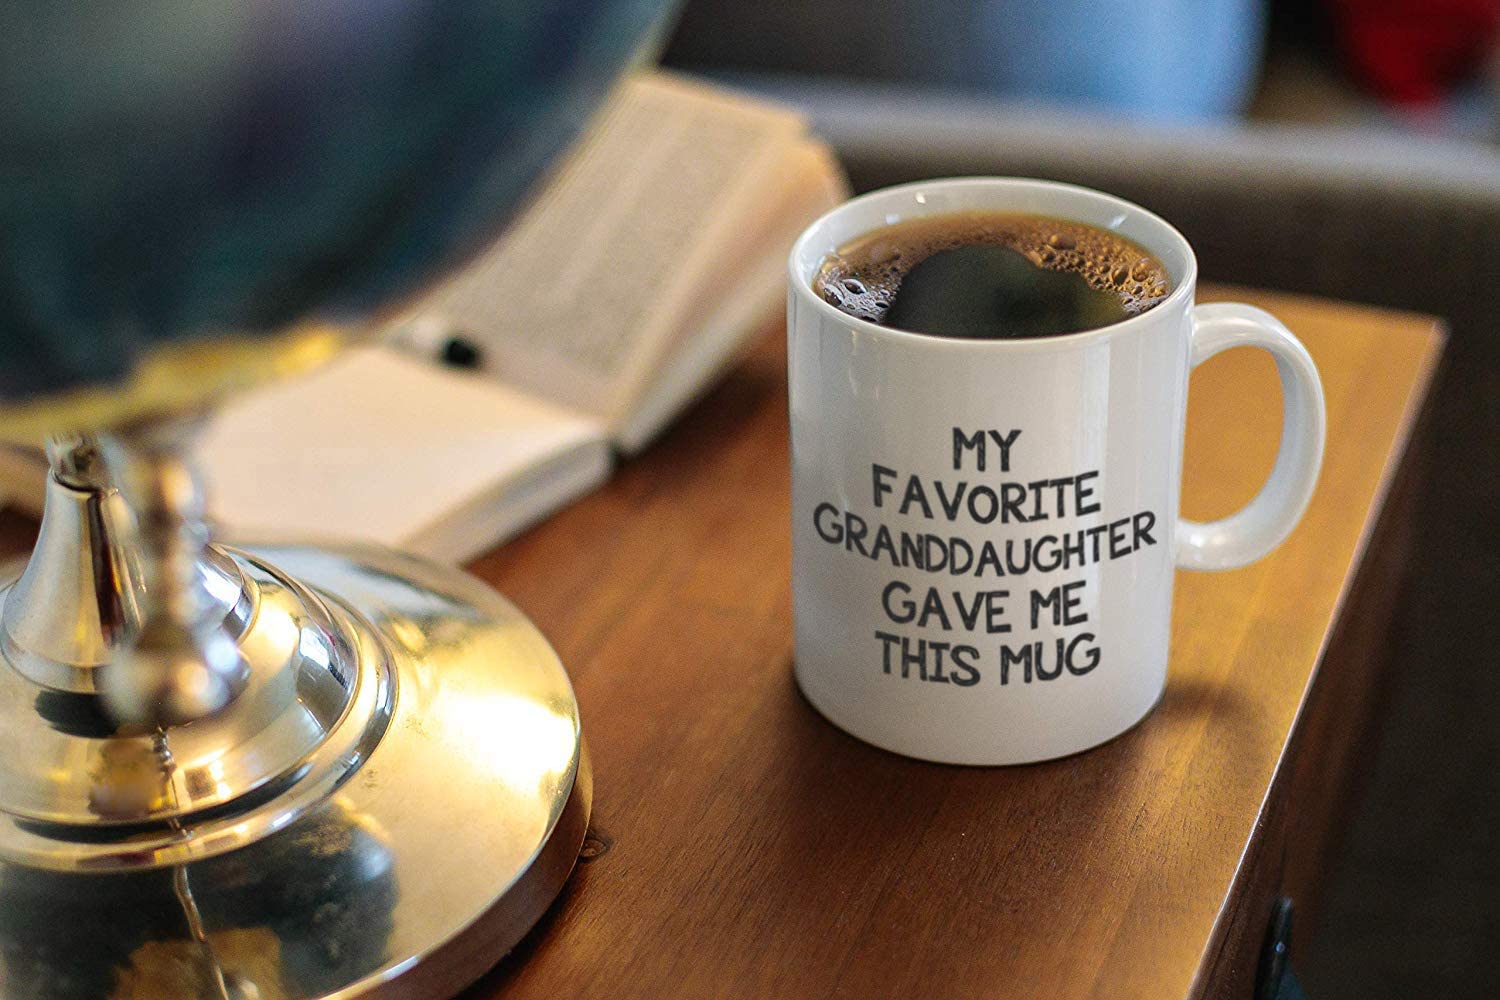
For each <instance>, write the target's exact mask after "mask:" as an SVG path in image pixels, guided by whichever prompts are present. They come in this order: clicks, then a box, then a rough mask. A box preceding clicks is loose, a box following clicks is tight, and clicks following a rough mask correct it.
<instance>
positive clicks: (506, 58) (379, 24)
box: [0, 0, 670, 402]
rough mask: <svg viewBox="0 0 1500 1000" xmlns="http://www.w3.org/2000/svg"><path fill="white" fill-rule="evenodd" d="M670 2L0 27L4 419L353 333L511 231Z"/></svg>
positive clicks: (133, 17)
mask: <svg viewBox="0 0 1500 1000" xmlns="http://www.w3.org/2000/svg"><path fill="white" fill-rule="evenodd" d="M668 6H670V4H669V3H667V2H666V0H544V2H538V0H282V2H277V3H246V2H243V0H129V2H111V3H99V2H97V0H14V2H10V3H7V4H5V5H4V6H3V7H0V94H3V95H4V97H3V99H0V402H3V401H18V400H25V399H29V398H32V397H34V396H37V395H39V394H43V393H50V392H54V391H58V390H62V389H69V388H74V387H77V386H80V385H88V384H93V383H98V382H105V381H109V380H113V379H118V378H119V377H121V376H122V375H124V374H125V373H126V372H128V371H129V370H130V368H131V366H132V364H133V362H134V360H135V359H136V358H138V357H139V356H140V355H141V354H142V353H143V352H144V351H145V350H147V349H148V348H150V347H152V346H153V345H156V344H159V343H162V342H166V341H176V340H181V339H186V338H194V337H200V336H207V335H213V334H223V333H240V334H243V333H257V332H267V333H269V332H274V331H279V330H281V329H283V328H285V327H287V326H288V325H290V324H291V323H293V322H295V321H298V320H303V319H308V318H314V319H328V320H332V321H335V322H348V321H351V320H357V319H359V318H360V317H362V316H364V315H366V314H368V313H369V312H370V311H371V310H373V309H374V308H376V307H378V306H379V305H381V304H382V303H384V302H387V301H388V300H391V299H393V298H399V297H401V296H402V295H404V294H406V293H408V292H409V291H411V290H412V289H414V288H415V287H417V286H418V285H419V284H421V283H422V282H423V281H424V280H425V279H427V278H429V277H430V276H431V275H432V274H433V273H434V272H436V271H437V270H438V269H440V268H442V267H443V266H444V265H445V264H451V263H452V261H453V260H454V258H455V257H457V256H459V255H462V254H463V253H464V252H465V251H467V250H472V249H474V248H476V246H477V244H478V242H479V241H480V240H482V239H484V238H485V237H486V236H488V235H490V234H492V233H493V232H494V231H495V229H496V228H497V227H498V226H500V225H501V224H502V223H504V222H505V221H506V219H508V218H509V217H510V215H511V213H512V212H513V210H514V209H515V207H516V205H517V203H518V202H519V201H520V200H521V199H522V197H523V196H524V194H525V193H526V192H527V190H528V189H529V187H530V186H531V183H532V182H533V180H534V179H535V178H536V177H537V175H538V174H540V173H541V172H542V171H543V170H544V169H545V168H546V166H547V165H548V164H549V163H550V162H551V161H552V160H553V158H554V157H555V156H556V154H557V153H558V152H559V150H561V149H562V148H563V146H564V145H565V144H566V143H567V142H568V141H569V140H570V139H571V138H572V137H573V136H574V135H575V133H576V132H577V130H578V128H579V126H580V125H581V124H582V123H583V122H584V121H585V120H586V118H587V116H588V115H589V114H590V113H591V112H592V111H593V110H594V109H595V107H596V106H597V105H598V104H599V103H600V102H601V100H602V98H603V97H604V96H605V94H606V93H607V91H608V88H609V86H610V84H611V83H612V82H613V81H614V79H615V78H616V76H617V75H618V73H619V71H620V70H621V68H622V67H623V66H624V65H625V64H626V63H627V62H628V61H629V59H630V58H631V57H632V55H633V54H635V53H636V52H637V51H639V50H640V48H641V46H642V42H643V40H644V39H646V38H647V37H649V35H650V33H651V31H652V29H653V28H654V27H656V26H658V25H659V24H660V22H661V20H662V18H661V15H662V13H663V10H664V8H666V7H668Z"/></svg>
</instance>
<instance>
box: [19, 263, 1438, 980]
mask: <svg viewBox="0 0 1500 1000" xmlns="http://www.w3.org/2000/svg"><path fill="white" fill-rule="evenodd" d="M1207 297H1216V296H1213V295H1210V296H1207ZM1217 297H1223V293H1220V294H1219V295H1218V296H1217ZM1236 297H1239V298H1244V299H1248V300H1249V301H1252V302H1255V303H1257V304H1261V305H1264V306H1266V307H1267V308H1269V309H1271V310H1272V311H1274V312H1275V313H1277V314H1278V315H1279V316H1281V317H1282V319H1284V320H1285V321H1286V323H1287V324H1288V325H1289V326H1290V327H1291V328H1292V329H1293V330H1294V331H1296V332H1297V333H1298V334H1299V335H1300V336H1301V337H1302V338H1303V339H1304V341H1305V342H1306V344H1307V346H1308V348H1309V350H1310V351H1311V352H1312V354H1313V357H1314V358H1315V359H1316V360H1317V362H1318V365H1319V367H1320V369H1321V370H1322V373H1323V378H1324V384H1325V388H1326V391H1327V397H1328V418H1329V437H1328V449H1327V455H1326V459H1325V464H1324V470H1323V476H1322V480H1321V483H1320V485H1319V488H1318V492H1317V495H1316V496H1315V497H1314V499H1313V502H1312V506H1311V507H1310V508H1309V510H1308V512H1307V515H1306V517H1305V518H1304V520H1303V522H1302V524H1301V526H1300V527H1299V528H1298V529H1297V531H1296V532H1295V534H1293V535H1292V537H1291V538H1290V539H1289V540H1288V541H1287V542H1286V543H1285V544H1283V545H1282V546H1281V547H1280V548H1279V549H1277V550H1276V552H1275V553H1273V554H1272V555H1271V556H1270V557H1268V558H1267V559H1265V560H1263V561H1261V562H1260V563H1257V564H1255V565H1253V566H1250V567H1247V568H1245V569H1241V570H1237V571H1234V572H1230V573H1223V574H1197V573H1181V574H1179V576H1178V579H1177V595H1176V607H1175V612H1174V618H1173V635H1172V642H1173V648H1172V668H1171V669H1172V677H1171V682H1170V684H1169V686H1168V689H1167V694H1166V697H1165V699H1164V701H1163V702H1162V704H1161V705H1160V707H1158V708H1157V709H1156V711H1155V712H1154V713H1153V714H1152V715H1151V716H1150V717H1149V718H1148V719H1147V720H1146V721H1145V722H1144V723H1143V724H1142V725H1140V726H1139V727H1137V728H1136V729H1134V730H1132V731H1131V732H1129V733H1128V734H1126V735H1125V736H1123V737H1121V738H1119V739H1117V740H1115V741H1114V742H1112V743H1109V744H1107V745H1106V746H1104V747H1102V748H1099V749H1097V750H1094V751H1091V752H1089V753H1086V754H1083V755H1081V756H1078V757H1074V758H1071V759H1068V760H1062V761H1056V762H1052V763H1047V764H1039V765H1032V766H1028V767H1019V768H1009V769H974V768H958V767H947V766H942V765H934V764H924V763H920V762H916V761H911V760H905V759H902V758H900V757H896V756H894V755H891V754H888V753H885V752H883V751H880V750H876V749H874V748H872V747H870V746H867V745H865V744H862V743H860V742H858V741H857V740H855V739H853V738H851V737H849V736H846V735H844V734H843V733H842V732H840V731H839V730H837V729H835V728H834V727H833V726H831V725H829V724H828V723H826V722H825V721H823V719H822V718H821V717H819V716H818V714H817V713H816V712H814V711H813V710H812V709H811V708H810V707H809V706H808V705H807V704H806V703H805V702H804V701H803V700H802V698H801V697H800V696H799V695H798V693H797V690H796V688H795V686H794V684H793V682H792V671H791V658H792V639H791V615H790V589H789V588H790V582H789V579H788V565H789V558H790V551H789V538H788V522H789V514H788V483H787V431H786V392H785V378H784V373H783V364H784V349H783V344H782V338H781V335H780V332H779V331H777V332H776V334H775V335H774V336H768V337H767V339H766V340H765V341H764V342H763V343H762V344H761V345H760V346H759V347H758V348H757V350H756V351H755V352H754V353H753V355H752V356H751V357H750V358H749V359H748V360H747V362H746V363H745V364H744V365H742V366H741V367H740V368H739V369H738V370H737V371H736V372H735V373H734V374H733V375H732V376H731V377H730V378H729V379H728V380H727V381H726V382H725V384H724V385H722V386H721V387H720V388H719V389H718V390H717V391H716V392H715V393H714V394H713V395H712V396H711V397H710V398H709V399H708V400H707V401H705V402H704V403H703V404H702V405H701V406H699V407H698V408H697V409H695V410H694V411H693V412H692V414H691V415H690V416H689V417H688V418H686V419H685V420H683V421H682V423H681V424H680V425H679V426H678V427H677V428H676V429H675V430H674V431H673V432H672V433H670V434H669V435H668V436H667V437H666V438H665V439H664V440H663V441H662V442H660V443H659V444H658V445H657V446H655V447H654V448H653V449H651V451H650V452H649V453H648V454H646V455H645V456H643V457H641V458H639V459H636V460H634V461H632V462H630V463H628V464H627V465H626V466H625V467H624V469H623V470H622V471H621V472H620V473H619V475H617V477H616V478H615V479H614V480H613V481H612V482H611V483H610V484H609V485H608V486H607V487H606V488H605V489H603V490H602V491H601V492H599V493H598V494H596V495H594V496H592V497H591V498H589V499H588V500H586V501H584V502H582V503H580V504H578V505H576V506H574V507H573V508H571V509H569V510H568V511H566V512H564V513H562V514H561V515H559V516H557V517H555V518H553V519H552V520H550V521H549V522H548V523H547V524H545V525H544V526H542V527H541V528H539V529H536V530H534V531H532V532H530V533H529V534H527V535H525V536H523V537H522V538H520V539H518V540H516V541H514V542H512V543H510V544H508V545H506V546H504V547H503V548H501V549H499V550H498V551H496V552H494V553H493V554H491V555H489V556H487V557H485V558H483V559H481V560H479V561H478V562H477V563H475V564H474V566H473V567H472V568H473V569H474V571H475V572H476V573H477V574H478V575H480V576H481V577H483V578H484V579H486V580H488V581H490V582H491V583H493V584H495V585H496V586H497V587H499V588H500V589H501V590H503V591H504V592H505V593H507V594H508V595H509V596H510V597H511V598H512V599H513V600H514V601H515V602H516V603H517V604H518V605H520V606H521V607H522V608H523V609H525V610H526V611H527V612H528V613H530V614H531V615H532V616H533V617H534V618H535V619H536V621H537V622H538V624H540V625H541V627H542V628H543V630H544V631H545V632H546V633H547V634H548V635H549V636H550V637H551V638H552V641H553V642H554V643H555V644H556V646H557V648H558V651H559V652H560V653H561V654H562V657H563V660H564V662H566V663H567V664H568V667H569V670H570V671H571V672H572V676H573V680H574V683H575V685H576V687H577V689H578V694H579V697H580V700H581V702H582V707H583V717H584V726H585V731H586V733H587V738H588V741H589V745H590V749H591V751H592V755H593V764H594V773H595V778H596V789H597V793H596V801H595V806H594V823H593V827H594V828H593V832H592V834H591V837H590V839H589V841H588V843H587V844H586V846H585V852H584V853H585V858H586V860H585V862H584V863H583V864H581V865H580V866H579V868H578V870H577V872H576V874H575V875H574V877H573V879H572V882H571V883H570V886H569V888H568V889H567V890H565V892H564V895H563V897H562V898H561V900H560V901H559V903H558V905H557V906H556V907H554V909H553V911H552V913H551V914H550V915H549V917H548V918H546V919H545V920H544V921H543V923H542V924H541V925H540V926H539V927H538V928H537V930H536V931H535V932H534V933H533V934H532V935H531V936H530V937H529V938H528V939H527V941H526V942H525V943H524V944H523V945H522V946H521V947H520V948H519V949H518V950H517V952H516V953H514V954H513V955H512V956H510V957H509V958H508V959H506V960H505V961H504V962H502V963H501V965H499V966H498V967H497V968H496V969H495V970H494V971H493V972H492V973H491V974H490V975H489V976H488V977H487V978H486V979H485V980H483V981H482V982H481V983H479V984H478V985H477V986H476V987H475V988H474V990H473V991H472V996H474V997H489V996H499V995H504V996H507V997H538V998H548V1000H554V998H557V997H574V996H608V997H616V996H619V997H642V998H660V997H703V996H733V997H750V996H756V997H762V996H763V997H788V998H803V997H807V998H816V997H853V998H865V997H883V996H900V997H922V998H926V997H937V998H941V997H956V996H990V997H1084V996H1089V997H1109V998H1125V997H1152V998H1156V997H1182V996H1210V997H1218V996H1241V997H1247V998H1248V997H1250V996H1252V995H1253V983H1254V978H1255V965H1256V961H1257V957H1258V955H1259V953H1260V950H1261V946H1262V942H1263V941H1264V939H1265V934H1266V927H1267V923H1268V920H1269V917H1270V913H1271V909H1272V906H1273V904H1274V902H1275V900H1276V899H1277V898H1279V897H1280V896H1281V895H1282V894H1284V893H1289V894H1291V895H1293V896H1294V897H1296V898H1297V900H1298V903H1299V906H1304V907H1305V905H1306V904H1308V903H1312V902H1315V896H1316V888H1317V884H1318V881H1319V876H1320V875H1321V872H1320V865H1321V864H1322V861H1323V856H1324V853H1325V852H1326V849H1327V845H1328V843H1329V842H1330V839H1331V835H1332V834H1331V831H1332V829H1333V827H1334V823H1333V819H1334V817H1336V815H1337V812H1338V810H1337V808H1336V806H1337V803H1338V802H1339V801H1340V800H1341V798H1342V797H1343V795H1344V794H1345V792H1346V790H1347V788H1348V786H1349V781H1348V779H1349V778H1350V777H1351V776H1352V775H1353V774H1354V773H1355V772H1357V770H1358V767H1357V763H1356V762H1354V761H1353V760H1352V755H1353V754H1354V753H1355V751H1356V748H1357V746H1358V744H1357V736H1358V733H1359V732H1360V730H1361V728H1362V720H1364V719H1367V718H1368V717H1369V715H1370V714H1371V712H1372V710H1373V707H1374V705H1375V702H1376V700H1377V695H1378V691H1379V674H1380V671H1381V670H1382V669H1383V667H1382V664H1381V656H1380V655H1379V654H1380V653H1381V652H1382V651H1383V649H1384V648H1385V644H1384V643H1383V642H1382V638H1383V635H1384V632H1383V629H1384V626H1385V624H1386V622H1387V621H1388V620H1389V617H1390V614H1389V612H1390V609H1391V608H1392V606H1393V602H1394V601H1395V600H1396V594H1397V593H1398V590H1397V586H1396V584H1397V583H1398V582H1399V577H1400V570H1401V566H1402V563H1403V561H1404V554H1405V551H1406V550H1405V547H1404V542H1403V530H1404V526H1405V525H1407V524H1409V523H1410V518H1409V516H1408V513H1407V512H1406V511H1404V510H1403V508H1402V505H1403V502H1404V501H1403V499H1402V498H1403V497H1404V496H1406V495H1407V494H1408V493H1409V490H1404V489H1402V488H1401V481H1402V478H1403V475H1409V472H1410V470H1409V463H1407V465H1406V466H1404V465H1403V455H1404V453H1405V451H1406V449H1407V446H1408V443H1409V441H1410V440H1411V439H1412V437H1413V431H1414V428H1415V427H1416V426H1417V423H1418V417H1419V416H1420V414H1421V412H1422V410H1423V405H1424V401H1425V398H1426V391H1427V388H1428V385H1429V383H1430V380H1431V377H1432V374H1433V368H1434V366H1435V364H1436V362H1437V359H1438V357H1439V354H1440V353H1441V346H1442V335H1441V333H1440V331H1439V328H1438V326H1437V325H1436V324H1435V322H1434V321H1432V320H1431V319H1427V318H1424V317H1419V316H1411V315H1402V314H1396V313H1390V312H1381V311H1375V310H1370V309H1363V308H1356V307H1352V306H1343V305H1335V304H1331V303H1327V302H1319V301H1316V300H1309V299H1297V298H1290V297H1284V296H1279V295H1270V294H1265V293H1260V292H1248V291H1241V292H1239V293H1237V295H1236ZM1276 393H1277V388H1276V381H1275V375H1274V370H1273V368H1272V366H1271V364H1270V362H1269V360H1267V359H1266V358H1265V356H1264V355H1261V354H1256V353H1252V352H1245V351H1235V352H1230V353H1229V354H1226V355H1222V356H1220V357H1219V358H1216V359H1214V360H1213V361H1211V362H1209V363H1207V364H1205V365H1204V366H1203V367H1202V368H1200V369H1199V371H1198V373H1197V374H1196V375H1195V376H1194V378H1193V386H1192V396H1191V400H1192V401H1191V404H1190V415H1189V428H1188V443H1187V459H1186V481H1185V484H1184V497H1183V506H1184V513H1185V514H1186V515H1188V516H1191V517H1195V518H1200V519H1202V518H1209V517H1215V516H1220V515H1223V514H1225V513H1227V512H1228V511H1229V510H1231V509H1233V508H1235V507H1237V506H1238V505H1240V504H1242V503H1243V502H1244V501H1246V500H1248V499H1249V498H1250V496H1251V495H1252V494H1253V492H1254V491H1255V489H1256V488H1257V487H1258V486H1259V484H1260V483H1261V482H1262V481H1263V480H1264V478H1265V474H1266V472H1267V471H1268V469H1269V468H1270V465H1271V461H1272V458H1273V456H1274V451H1275V445H1276V441H1277V434H1278V432H1279V419H1280V418H1279V415H1278V408H1277V406H1276ZM10 533H11V534H12V536H14V535H15V534H16V529H15V527H14V525H12V526H11V527H10ZM12 544H14V542H12ZM476 863H480V862H479V860H478V859H476Z"/></svg>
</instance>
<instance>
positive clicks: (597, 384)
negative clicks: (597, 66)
mask: <svg viewBox="0 0 1500 1000" xmlns="http://www.w3.org/2000/svg"><path fill="white" fill-rule="evenodd" d="M802 133H803V123H802V121H801V119H800V118H798V117H797V116H796V115H795V114H792V113H791V112H788V111H785V110H782V109H778V108H773V107H766V106H764V105H761V104H758V103H756V102H753V101H749V100H746V99H743V98H737V97H733V96H730V95H727V94H725V93H723V92H721V91H718V90H716V89H714V88H712V87H708V86H705V85H702V84H695V83H691V82H688V81H686V80H682V79H679V78H676V77H672V76H669V75H665V74H660V73H652V74H646V75H642V76H639V77H635V78H632V79H631V80H630V81H627V83H626V84H625V85H624V86H623V87H622V88H621V90H620V92H619V93H618V94H617V96H616V98H615V99H614V101H613V103H612V105H611V106H610V107H609V108H608V109H607V111H606V112H605V114H604V115H603V116H602V118H601V119H600V122H599V124H598V125H597V126H596V127H595V129H594V130H593V131H592V132H591V133H590V135H589V137H588V138H587V139H586V140H585V141H584V143H583V144H582V145H581V146H580V147H579V148H578V149H577V150H575V151H574V153H573V154H571V156H570V159H569V162H568V163H567V165H566V166H565V167H564V168H563V169H562V171H560V173H559V174H558V176H557V179H556V180H555V181H554V182H553V183H552V185H551V186H550V187H549V188H548V190H547V191H545V192H544V193H543V194H542V196H541V197H540V198H539V199H538V200H537V201H536V203H535V204H534V205H533V206H532V207H531V208H530V209H529V210H528V211H527V212H526V214H525V215H523V216H522V218H521V219H520V220H518V221H517V223H516V224H515V225H514V226H513V227H512V228H511V230H510V231H509V232H507V234H506V235H505V236H504V237H503V238H502V239H501V240H500V242H499V243H498V244H497V245H496V246H495V247H494V248H493V249H492V250H491V251H489V252H487V253H485V254H483V255H482V256H481V257H480V258H479V259H478V260H476V261H475V262H474V263H473V264H472V265H471V266H470V267H469V268H468V269H466V270H465V272H464V273H463V274H461V275H460V276H459V277H458V278H457V279H456V280H455V281H453V282H451V283H450V284H448V285H447V286H445V287H443V288H440V289H439V290H438V291H437V292H435V293H434V294H433V295H432V296H431V298H429V299H428V300H427V301H426V302H425V303H423V305H422V306H421V307H420V309H419V311H418V316H419V317H420V318H422V319H424V320H430V319H431V317H433V316H434V315H435V316H437V317H440V319H441V321H442V322H443V324H444V325H445V327H446V328H447V329H448V330H450V331H452V333H453V335H456V336H461V337H463V338H465V339H467V340H469V341H471V342H473V343H474V344H475V345H476V346H477V347H479V349H480V353H481V357H482V362H481V363H482V367H483V368H484V369H485V370H486V371H487V372H489V373H491V374H492V375H494V376H495V377H496V378H497V379H500V380H503V381H505V382H507V383H509V384H511V385H514V386H517V387H519V388H521V389H523V390H525V391H528V392H531V393H534V394H537V395H541V396H545V397H546V398H548V399H552V400H555V401H557V402H560V403H563V404H564V405H567V406H570V407H574V408H577V409H580V410H584V411H586V412H590V413H593V414H595V415H598V416H600V417H601V418H604V419H605V420H606V421H608V420H610V419H611V418H612V417H614V416H616V415H617V413H618V410H619V409H620V407H621V406H622V405H624V402H625V401H626V400H627V399H628V397H629V396H630V394H631V392H632V390H633V389H638V388H639V382H640V381H641V380H642V379H643V378H644V376H645V373H646V371H647V369H648V368H649V367H650V365H651V364H652V363H653V362H655V361H657V360H659V359H660V357H661V355H662V353H663V352H664V350H665V349H666V348H667V347H668V346H669V342H670V339H671V337H672V335H673V334H674V333H675V332H676V331H677V330H678V329H680V328H681V317H682V316H683V315H684V314H685V313H686V312H687V311H688V310H689V309H690V308H691V307H692V304H693V303H692V297H693V296H694V295H696V294H701V292H702V291H703V288H702V280H703V277H704V275H703V273H702V270H701V268H699V267H698V265H699V263H700V261H699V259H698V258H699V257H701V256H703V255H704V253H705V248H711V247H714V246H715V245H716V244H718V243H722V242H724V241H728V240H732V239H733V234H732V233H731V232H729V231H727V230H726V227H732V226H733V225H734V224H735V222H736V220H737V219H743V218H744V217H745V215H747V214H754V211H755V203H756V200H757V198H759V197H768V198H773V199H774V198H775V197H776V192H767V191H762V190H758V189H759V188H760V187H762V185H763V179H764V177H765V173H766V171H767V170H769V169H771V168H772V166H773V165H774V164H775V163H776V161H777V160H778V158H779V157H781V156H783V155H784V154H785V151H786V148H787V146H788V145H790V144H792V143H795V142H796V141H797V140H798V138H799V137H800V136H801V135H802Z"/></svg>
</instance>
